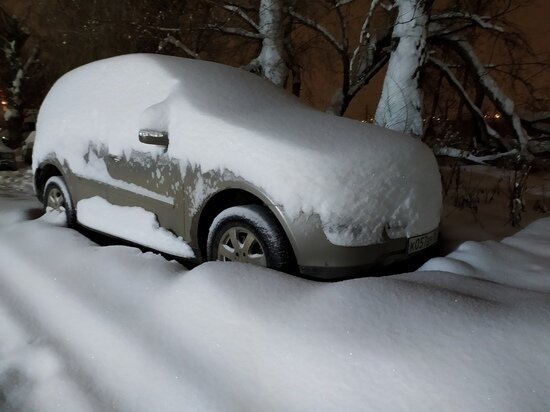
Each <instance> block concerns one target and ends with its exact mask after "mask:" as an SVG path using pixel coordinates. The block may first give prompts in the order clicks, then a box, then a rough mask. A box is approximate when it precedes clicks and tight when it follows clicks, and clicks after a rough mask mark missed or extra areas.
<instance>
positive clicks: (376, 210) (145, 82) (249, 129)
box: [33, 55, 441, 245]
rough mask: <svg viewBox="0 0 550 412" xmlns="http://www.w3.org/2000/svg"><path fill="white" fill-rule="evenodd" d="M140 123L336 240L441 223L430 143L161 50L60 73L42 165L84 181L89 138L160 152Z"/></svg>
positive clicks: (46, 121) (414, 231)
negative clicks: (53, 164) (145, 139)
mask: <svg viewBox="0 0 550 412" xmlns="http://www.w3.org/2000/svg"><path fill="white" fill-rule="evenodd" d="M140 128H149V129H156V130H162V131H168V132H169V135H170V144H169V147H168V155H169V156H171V157H173V158H175V159H179V160H180V164H181V169H182V171H184V170H185V168H186V167H187V166H188V165H189V164H190V165H192V166H193V167H196V166H200V168H201V170H202V172H203V173H206V172H208V171H210V170H224V169H228V170H231V171H232V172H233V173H235V174H236V175H237V176H242V177H243V178H245V179H247V180H249V181H251V182H252V183H253V184H254V185H256V186H257V187H259V188H261V189H263V190H264V191H265V192H266V194H267V195H268V196H269V197H270V198H271V199H272V201H273V202H274V203H275V204H280V205H283V206H284V208H285V210H286V212H287V213H288V214H289V215H290V216H291V217H293V218H294V217H298V216H299V214H300V213H306V214H309V213H315V214H318V215H319V216H320V218H321V222H322V225H323V227H324V230H325V233H326V234H327V236H328V238H329V239H330V240H331V241H332V242H333V243H335V244H339V245H365V244H370V243H375V242H379V241H381V240H382V239H383V236H384V234H385V233H384V232H385V228H386V227H387V226H389V227H391V228H393V229H392V230H391V231H390V233H389V235H390V236H391V237H401V236H414V235H419V234H423V233H427V232H429V231H431V230H433V229H435V228H436V227H437V226H438V224H439V218H440V212H441V190H440V180H439V173H438V170H437V165H436V161H435V158H434V156H433V155H432V153H431V151H430V150H429V149H428V148H427V147H426V146H425V145H423V144H422V143H420V142H418V141H417V140H415V139H412V138H410V137H408V136H405V135H401V134H397V133H395V132H391V131H388V130H385V129H382V128H379V127H376V126H372V125H365V124H362V123H360V122H357V121H352V120H349V119H344V118H339V117H335V116H331V115H327V114H325V113H321V112H318V111H316V110H314V109H312V108H310V107H307V106H306V105H304V104H302V103H301V102H300V101H299V100H298V99H296V98H294V97H293V96H291V95H289V94H287V93H286V92H285V91H283V90H280V89H278V88H276V87H274V86H273V85H271V84H269V83H268V82H266V81H265V80H262V79H260V78H259V77H257V76H254V75H252V74H250V73H246V72H244V71H242V70H239V69H234V68H230V67H227V66H223V65H219V64H215V63H210V62H204V61H196V60H189V59H181V58H175V57H167V56H159V55H128V56H121V57H117V58H113V59H108V60H103V61H99V62H95V63H92V64H89V65H87V66H84V67H82V68H79V69H77V70H75V71H73V72H71V73H69V74H67V75H65V76H64V77H63V78H62V79H61V80H59V81H58V82H57V83H56V85H55V86H54V87H53V89H52V90H51V91H50V93H49V94H48V96H47V98H46V100H45V102H44V104H43V106H42V108H41V110H40V114H39V118H38V125H37V136H36V144H35V149H34V150H35V157H34V162H33V167H34V168H36V167H37V166H38V165H39V164H40V162H42V161H44V160H45V159H46V158H47V157H48V155H49V154H50V153H53V152H55V153H56V154H57V156H58V157H59V158H60V159H61V160H62V161H66V162H67V164H68V165H69V167H71V168H72V170H73V171H74V172H76V173H79V174H83V175H84V176H86V174H85V173H86V170H90V169H93V168H87V167H86V165H85V161H84V155H85V154H86V152H87V151H88V149H89V146H90V143H92V144H95V145H104V146H106V147H107V148H108V150H109V152H110V153H111V154H113V155H125V156H127V157H128V156H129V155H130V153H131V151H132V149H133V150H136V151H144V150H148V151H150V152H151V155H153V156H155V155H158V154H159V153H160V150H161V149H158V148H152V147H151V146H145V145H143V144H141V143H140V142H139V141H138V137H137V136H138V131H139V129H140Z"/></svg>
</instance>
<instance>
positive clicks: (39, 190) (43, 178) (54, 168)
mask: <svg viewBox="0 0 550 412" xmlns="http://www.w3.org/2000/svg"><path fill="white" fill-rule="evenodd" d="M53 176H61V177H64V176H63V173H62V172H61V168H60V167H59V166H58V165H56V164H54V163H49V162H47V163H42V164H41V165H40V166H38V167H37V168H36V170H35V172H34V191H35V193H36V197H37V198H38V200H40V201H41V202H42V201H43V198H44V185H45V184H46V182H47V181H48V179H49V178H50V177H53Z"/></svg>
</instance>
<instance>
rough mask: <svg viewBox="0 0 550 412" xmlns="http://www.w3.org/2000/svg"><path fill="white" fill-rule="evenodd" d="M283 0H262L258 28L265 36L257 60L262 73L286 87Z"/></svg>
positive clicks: (276, 83)
mask: <svg viewBox="0 0 550 412" xmlns="http://www.w3.org/2000/svg"><path fill="white" fill-rule="evenodd" d="M283 19H284V16H283V2H282V0H262V1H261V4H260V12H259V25H258V29H259V32H260V34H261V35H262V36H263V40H262V47H261V50H260V54H259V55H258V57H257V58H256V62H257V64H258V66H259V67H260V70H261V73H262V75H263V76H264V77H265V78H266V79H268V80H269V81H271V82H272V83H274V84H275V85H277V86H281V87H284V85H285V83H286V79H287V76H288V67H287V65H286V62H285V59H284V26H283V24H284V22H283Z"/></svg>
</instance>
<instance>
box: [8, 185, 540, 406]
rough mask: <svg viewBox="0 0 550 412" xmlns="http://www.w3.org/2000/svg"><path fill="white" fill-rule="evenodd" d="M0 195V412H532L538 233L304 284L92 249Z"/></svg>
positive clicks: (14, 196)
mask: <svg viewBox="0 0 550 412" xmlns="http://www.w3.org/2000/svg"><path fill="white" fill-rule="evenodd" d="M10 179H12V181H11V183H6V180H7V179H5V178H2V176H0V190H1V191H2V193H1V195H0V411H2V412H4V411H6V412H8V411H40V412H49V411H79V412H80V411H82V412H86V411H147V412H150V411H155V412H156V411H182V410H184V411H202V410H219V411H258V410H266V411H335V410H342V411H350V410H358V411H359V410H361V411H363V410H368V411H461V412H463V411H495V412H496V411H498V412H502V411H541V412H543V411H548V410H550V385H549V384H548V382H550V218H542V219H539V220H537V221H536V222H534V223H533V224H531V225H530V226H529V227H528V228H527V229H525V230H523V231H521V232H519V233H518V234H516V235H514V236H513V237H511V238H508V239H506V240H504V241H502V242H497V241H488V242H485V243H478V242H469V243H466V244H464V245H462V246H461V247H460V248H459V249H458V250H457V251H456V252H454V253H453V254H451V255H450V256H448V257H446V258H437V259H434V260H431V261H430V262H428V263H427V264H426V265H425V266H424V268H423V269H422V270H421V271H419V272H416V273H410V274H404V275H398V276H390V277H381V278H376V277H375V278H364V279H356V280H351V281H345V282H339V283H316V282H311V281H307V280H303V279H299V278H296V277H292V276H289V275H285V274H282V273H277V272H274V271H269V270H263V269H259V268H255V267H250V266H246V265H238V264H225V263H209V264H205V265H201V266H199V267H197V268H195V269H193V270H186V269H185V268H184V267H183V266H181V265H180V264H179V263H175V262H170V261H167V260H166V259H164V258H162V257H160V256H158V255H155V254H153V253H142V252H141V251H140V250H138V249H136V248H132V247H126V246H108V247H100V246H98V245H97V244H95V243H94V242H92V241H91V240H90V239H88V238H86V237H84V236H83V235H81V234H80V233H79V232H77V231H74V230H70V229H67V228H65V227H63V225H62V224H61V221H62V219H61V216H57V215H55V214H48V215H46V216H43V217H41V218H39V219H34V220H30V217H32V216H35V213H34V212H33V210H34V209H35V208H36V207H37V206H38V203H37V202H36V201H35V200H33V199H32V198H31V197H30V196H29V192H28V190H13V187H12V188H11V189H10V186H13V185H15V186H17V187H21V184H22V182H23V181H25V179H24V174H23V175H22V177H21V178H20V180H19V181H14V180H13V178H11V177H10ZM2 182H3V183H2ZM539 216H541V215H539ZM444 228H445V226H444Z"/></svg>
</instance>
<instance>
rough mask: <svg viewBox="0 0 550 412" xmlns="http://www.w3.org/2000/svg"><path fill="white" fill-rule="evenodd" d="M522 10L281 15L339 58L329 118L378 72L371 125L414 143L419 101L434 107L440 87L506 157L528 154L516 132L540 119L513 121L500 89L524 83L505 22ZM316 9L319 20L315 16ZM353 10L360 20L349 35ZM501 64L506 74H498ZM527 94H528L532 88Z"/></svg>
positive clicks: (346, 10) (465, 6) (366, 8)
mask: <svg viewBox="0 0 550 412" xmlns="http://www.w3.org/2000/svg"><path fill="white" fill-rule="evenodd" d="M524 4H526V3H525V1H524V0H510V1H508V2H505V3H503V2H500V1H496V0H489V1H462V0H456V1H452V2H443V1H441V2H435V1H433V0H370V1H366V0H365V1H362V0H322V1H321V2H319V3H318V6H317V8H316V9H315V8H314V9H313V11H312V8H311V7H310V8H309V9H308V8H303V10H298V8H295V9H292V8H291V9H290V11H289V13H290V14H291V16H292V17H293V18H294V19H295V20H296V21H297V22H298V23H299V24H301V25H303V26H305V27H308V28H309V29H311V30H313V31H314V32H316V33H318V34H319V35H320V37H321V38H323V39H325V40H326V42H327V43H328V44H329V45H330V46H331V47H332V49H334V50H335V51H336V52H337V55H338V56H339V58H340V61H341V66H342V74H343V78H342V82H341V87H340V88H339V89H338V90H337V91H336V93H335V94H334V98H333V99H332V104H331V106H330V107H329V111H332V112H334V113H335V114H339V115H343V114H344V113H345V111H346V110H347V108H348V106H349V104H350V102H351V101H352V100H353V99H354V98H355V96H356V95H357V94H358V92H359V91H361V90H362V89H363V88H364V87H365V86H367V85H368V83H369V81H370V80H371V79H372V78H373V77H374V75H375V74H377V73H378V72H379V71H380V70H381V69H382V68H386V69H387V73H386V76H385V79H384V84H383V90H382V96H381V99H380V102H379V105H378V108H377V110H376V123H378V124H380V125H382V126H385V127H388V128H391V129H394V130H397V131H401V132H405V133H410V134H412V135H415V136H417V137H421V136H423V135H424V132H425V127H426V125H429V124H430V122H426V110H425V106H426V102H427V101H431V102H433V101H434V100H435V102H436V103H437V101H438V94H439V93H440V92H441V88H446V89H448V90H449V91H452V92H453V93H454V94H455V95H456V96H458V99H459V100H460V102H461V103H460V107H461V110H462V108H464V107H465V108H466V109H467V110H468V111H469V113H470V114H471V117H472V118H473V119H474V120H475V121H476V122H477V124H479V126H480V127H479V131H480V133H481V134H483V136H482V138H485V140H487V141H489V142H490V146H491V147H493V148H499V149H501V152H503V153H507V154H513V153H515V150H516V149H518V150H519V151H520V152H522V153H523V154H525V155H528V153H527V152H528V148H529V137H528V136H527V134H526V132H525V130H524V129H523V126H525V125H526V124H529V125H532V124H533V123H534V122H531V121H529V120H528V118H540V116H538V117H537V116H534V117H533V116H521V115H520V114H519V113H518V109H517V105H516V102H515V101H514V100H513V99H511V98H510V97H509V96H508V94H507V92H508V91H510V90H509V88H508V89H507V90H504V89H503V88H502V86H501V84H503V83H504V82H506V83H509V80H510V79H511V78H513V81H514V82H516V81H519V82H521V83H522V84H524V85H526V84H527V83H528V82H527V80H526V78H527V76H525V75H524V73H522V72H521V71H518V70H517V69H518V67H520V66H521V64H522V62H525V56H522V58H518V57H517V56H516V55H517V53H516V52H517V51H518V50H519V51H522V50H528V45H527V43H526V42H525V41H523V40H522V37H521V33H520V32H519V31H518V30H517V29H516V28H515V27H514V25H513V24H512V23H510V22H509V21H508V20H507V16H508V15H509V14H510V13H511V12H513V11H514V10H516V9H517V8H518V7H521V6H522V5H524ZM322 8H324V9H325V10H326V11H327V13H325V15H323V14H322V13H321V14H319V13H316V10H317V11H318V10H319V9H322ZM360 10H362V13H363V14H362V15H363V17H362V19H361V22H362V23H361V28H360V30H357V28H356V26H357V22H356V21H355V20H356V16H357V15H358V14H359V13H360ZM326 14H329V15H332V16H333V18H332V20H331V18H330V17H326ZM334 16H336V18H334ZM357 32H358V33H359V35H358V36H356V35H355V33H357ZM489 40H491V41H492V42H493V43H494V44H498V45H499V46H498V47H499V50H500V51H501V52H502V53H501V54H502V55H503V56H505V59H508V60H507V61H503V62H501V63H500V64H494V62H491V60H490V59H487V56H486V54H487V50H489V49H490V48H489V47H488V41H489ZM493 47H495V46H494V45H493ZM486 60H488V61H486ZM504 65H506V67H507V68H508V70H503V66H504ZM545 67H546V66H545ZM512 68H514V69H515V70H510V69H512ZM432 76H435V77H436V78H438V79H440V81H439V82H437V83H436V86H437V87H436V89H435V90H434V89H433V88H434V83H433V82H428V81H425V80H426V79H427V78H428V79H431V77H432ZM448 86H450V87H448ZM472 89H474V90H475V95H472V93H471V90H472ZM528 91H529V92H531V94H532V92H533V90H532V88H531V89H529V90H528ZM430 97H431V98H432V99H430ZM488 105H489V106H491V107H490V110H493V111H497V112H498V113H499V115H500V116H502V118H503V119H504V121H506V122H507V124H508V125H509V129H510V130H511V133H512V136H513V141H510V140H509V139H506V138H505V137H504V136H501V134H500V133H499V132H497V131H496V130H495V129H494V128H493V127H491V125H490V124H489V122H488V121H487V119H486V116H485V113H486V110H487V107H488ZM539 123H540V122H539ZM445 150H446V152H447V153H448V154H451V153H461V152H462V151H461V150H447V149H445ZM503 153H500V154H499V156H500V155H501V154H503ZM484 159H486V158H485V157H484ZM486 160H488V159H486Z"/></svg>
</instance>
